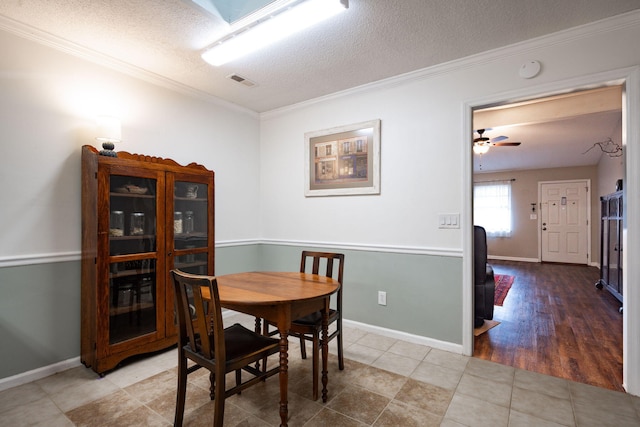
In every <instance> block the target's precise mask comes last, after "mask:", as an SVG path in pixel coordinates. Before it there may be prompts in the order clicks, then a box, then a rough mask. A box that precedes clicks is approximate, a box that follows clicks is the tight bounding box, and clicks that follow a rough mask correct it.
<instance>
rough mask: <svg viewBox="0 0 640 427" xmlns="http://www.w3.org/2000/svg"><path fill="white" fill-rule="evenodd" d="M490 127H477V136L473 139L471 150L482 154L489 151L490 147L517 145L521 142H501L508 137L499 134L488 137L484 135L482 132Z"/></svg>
mask: <svg viewBox="0 0 640 427" xmlns="http://www.w3.org/2000/svg"><path fill="white" fill-rule="evenodd" d="M488 130H491V129H478V130H476V132H477V133H478V135H480V136H478V137H477V138H474V139H473V151H474V153H476V154H484V153H486V152H487V151H489V148H490V147H517V146H518V145H520V144H521V142H502V141H504V140H505V139H509V137H508V136H504V135H500V136H496V137H495V138H489V137H486V136H484V133H485V132H486V131H488Z"/></svg>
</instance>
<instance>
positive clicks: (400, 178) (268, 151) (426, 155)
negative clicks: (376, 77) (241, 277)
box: [260, 25, 640, 250]
mask: <svg viewBox="0 0 640 427" xmlns="http://www.w3.org/2000/svg"><path fill="white" fill-rule="evenodd" d="M575 34H576V37H566V38H562V37H557V36H556V38H555V39H552V40H551V41H549V42H548V43H547V42H545V41H544V40H542V41H539V42H530V43H526V44H522V45H519V46H514V47H512V48H508V49H505V50H501V51H496V52H495V53H487V54H485V55H478V56H477V57H474V58H468V59H465V60H462V61H458V62H454V63H451V64H445V65H443V66H438V67H434V68H433V69H427V70H423V71H421V72H416V73H414V74H413V75H411V74H410V75H406V76H400V77H397V78H393V79H390V80H388V81H387V82H381V83H379V84H374V85H371V86H370V87H364V88H360V89H354V90H352V91H347V92H345V93H344V94H341V95H336V96H331V97H327V98H326V99H320V100H317V101H316V102H308V103H303V104H300V105H299V106H292V107H289V108H285V109H282V110H277V111H272V112H269V113H265V114H263V115H262V123H261V151H262V156H261V164H262V172H261V181H262V186H261V191H260V196H261V200H262V212H263V215H262V220H263V224H262V226H261V229H262V233H263V236H264V237H266V238H269V239H285V240H286V239H292V238H296V239H301V240H312V241H331V242H339V243H359V244H364V245H378V244H380V245H396V246H401V247H420V248H446V249H456V250H459V249H461V245H462V237H461V232H460V230H441V229H438V227H437V215H438V213H453V212H458V213H460V212H463V211H464V210H465V209H467V208H468V206H465V204H464V200H463V197H462V190H463V183H462V177H463V161H464V160H465V158H464V156H465V152H464V151H463V149H464V148H465V145H468V141H469V138H470V132H471V130H470V129H465V126H464V123H463V106H464V103H465V102H468V101H469V100H474V99H481V98H484V97H487V96H495V94H497V93H501V92H505V93H506V92H509V91H514V90H520V89H522V88H527V87H529V88H531V87H536V86H540V85H544V84H546V83H553V82H557V81H561V80H563V79H568V78H573V77H576V76H582V75H586V74H592V73H598V72H602V71H606V70H610V69H615V68H622V67H627V66H633V65H636V64H638V63H639V62H640V53H639V52H640V51H638V49H636V48H635V47H634V46H635V43H636V42H637V37H638V27H637V25H636V26H635V27H633V28H623V29H621V30H620V31H615V32H614V31H610V32H604V33H595V34H584V33H580V32H575ZM552 42H553V43H552ZM613 46H615V48H613ZM625 46H626V47H627V48H628V50H627V49H625ZM631 50H632V51H633V52H631ZM623 52H624V53H623ZM569 58H571V59H570V60H569ZM594 58H598V60H597V61H595V60H594ZM531 59H537V60H539V61H540V62H541V63H542V64H543V71H542V73H541V74H540V75H539V76H538V77H537V78H535V79H531V80H526V79H522V78H520V77H519V76H518V69H519V67H520V65H521V64H522V63H524V62H525V61H528V60H531ZM370 66H375V62H372V63H371V64H370ZM371 119H381V121H382V138H381V140H382V142H381V145H382V147H381V152H382V156H381V163H382V172H381V194H380V195H379V196H356V197H353V196H352V197H325V198H305V197H304V192H303V191H304V161H305V159H304V133H305V132H309V131H315V130H320V129H325V128H331V127H334V126H339V125H345V124H351V123H357V122H360V121H365V120H371ZM284 206H286V209H283V207H284ZM310 224H324V225H325V226H324V227H312V226H310Z"/></svg>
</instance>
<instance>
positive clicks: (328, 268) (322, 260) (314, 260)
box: [263, 251, 344, 400]
mask: <svg viewBox="0 0 640 427" xmlns="http://www.w3.org/2000/svg"><path fill="white" fill-rule="evenodd" d="M307 261H310V262H307ZM334 264H336V265H335V269H336V270H337V278H336V279H337V280H338V282H340V289H339V290H338V293H337V297H336V302H335V304H334V306H333V307H331V308H330V310H329V325H331V324H333V323H335V325H336V329H335V330H334V331H333V332H331V333H330V334H329V336H328V341H329V342H330V341H331V340H332V339H334V338H337V343H338V368H339V369H340V370H343V369H344V354H343V350H342V289H343V287H344V282H343V281H342V279H343V271H344V254H338V253H332V252H312V251H302V259H301V260H300V272H301V273H311V274H321V275H324V276H327V277H331V278H333V277H334V276H335V274H334ZM322 265H324V267H325V269H324V271H322V270H321V266H322ZM269 325H273V324H272V323H270V322H268V321H266V320H265V322H264V326H263V333H264V335H267V336H271V335H274V334H276V333H277V330H276V331H273V332H270V331H269ZM273 326H275V325H273ZM321 331H322V313H321V312H319V311H317V312H315V313H312V314H309V315H307V316H304V317H301V318H299V319H296V320H294V321H293V322H292V324H291V329H290V330H289V334H290V335H292V336H296V337H298V338H300V353H301V355H302V358H303V359H306V358H307V348H306V345H305V341H311V342H312V363H313V400H317V399H318V386H319V382H318V377H319V368H318V363H319V360H318V359H319V353H320V332H321ZM327 345H328V343H327Z"/></svg>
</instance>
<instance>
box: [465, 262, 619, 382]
mask: <svg viewBox="0 0 640 427" xmlns="http://www.w3.org/2000/svg"><path fill="white" fill-rule="evenodd" d="M489 263H490V264H491V265H492V266H493V269H494V272H495V273H497V274H509V275H512V276H515V280H514V282H513V286H512V287H511V290H510V291H509V294H508V295H507V298H506V299H505V301H504V305H503V306H502V307H499V306H496V307H495V312H494V317H493V319H494V320H497V321H499V322H500V324H499V325H498V326H496V327H494V328H493V329H490V330H489V331H487V332H485V333H483V334H481V335H480V336H478V337H475V343H474V357H478V358H480V359H485V360H491V361H494V362H497V363H501V364H504V365H509V366H513V367H516V368H522V369H526V370H528V371H533V372H539V373H542V374H547V375H553V376H555V377H560V378H565V379H568V380H572V381H577V382H581V383H585V384H591V385H594V386H598V387H603V388H607V389H611V390H618V391H624V389H623V388H622V314H620V313H619V311H618V309H619V308H620V305H621V304H620V303H619V301H618V300H617V299H616V298H614V297H613V296H612V295H611V294H610V293H609V292H608V291H606V290H598V289H596V287H595V286H594V285H595V283H596V281H597V280H598V279H599V270H598V269H597V268H595V267H587V266H580V265H567V264H549V263H542V264H541V263H528V262H513V261H498V260H489Z"/></svg>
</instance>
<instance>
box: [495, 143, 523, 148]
mask: <svg viewBox="0 0 640 427" xmlns="http://www.w3.org/2000/svg"><path fill="white" fill-rule="evenodd" d="M520 144H522V143H521V142H496V143H494V144H491V145H493V146H494V147H517V146H518V145H520Z"/></svg>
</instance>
